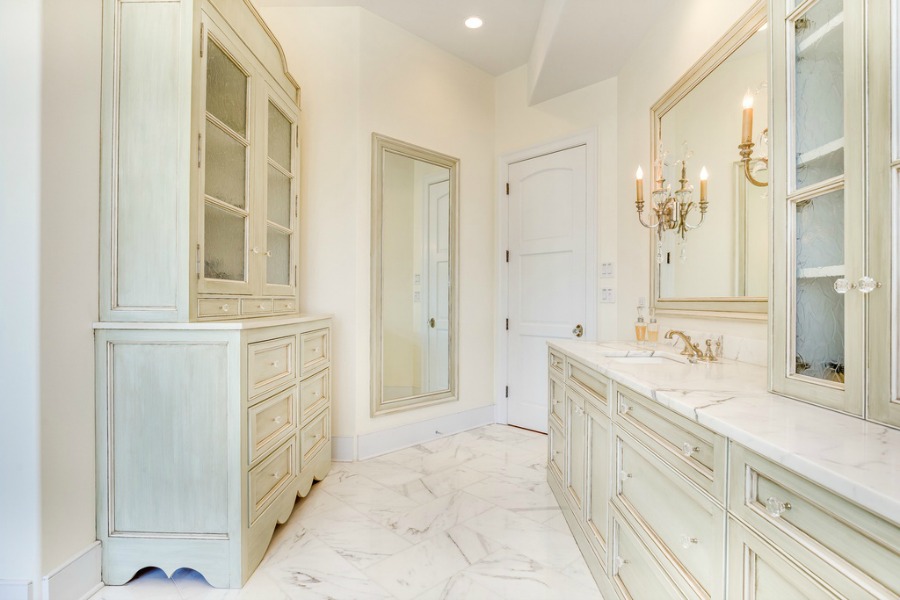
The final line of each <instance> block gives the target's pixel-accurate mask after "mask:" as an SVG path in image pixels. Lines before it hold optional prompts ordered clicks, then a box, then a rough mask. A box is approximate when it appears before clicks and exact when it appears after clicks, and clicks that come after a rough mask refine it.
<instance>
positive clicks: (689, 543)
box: [681, 535, 700, 550]
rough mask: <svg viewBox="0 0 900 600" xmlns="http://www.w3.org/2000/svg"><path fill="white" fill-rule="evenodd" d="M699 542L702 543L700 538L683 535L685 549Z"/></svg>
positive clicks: (682, 543) (682, 544) (682, 542)
mask: <svg viewBox="0 0 900 600" xmlns="http://www.w3.org/2000/svg"><path fill="white" fill-rule="evenodd" d="M699 543H700V540H698V539H697V538H695V537H691V536H689V535H683V536H681V547H682V548H684V549H685V550H687V549H688V548H690V547H691V546H693V545H694V544H699Z"/></svg>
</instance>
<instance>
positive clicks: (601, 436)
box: [584, 401, 611, 564]
mask: <svg viewBox="0 0 900 600" xmlns="http://www.w3.org/2000/svg"><path fill="white" fill-rule="evenodd" d="M585 412H586V414H587V487H586V490H585V499H584V503H585V524H586V525H587V526H586V527H585V531H586V532H587V534H588V541H589V542H590V543H591V546H592V547H593V548H594V552H596V553H597V556H598V557H599V558H600V563H601V564H606V548H607V540H608V535H607V531H608V529H609V489H610V466H611V462H610V461H611V456H610V455H611V450H610V420H609V417H607V416H606V414H605V409H601V408H600V407H598V406H597V405H596V404H595V403H594V402H591V401H588V403H587V407H586V410H585Z"/></svg>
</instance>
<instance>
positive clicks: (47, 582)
mask: <svg viewBox="0 0 900 600" xmlns="http://www.w3.org/2000/svg"><path fill="white" fill-rule="evenodd" d="M100 557H101V549H100V542H99V541H97V542H94V543H93V544H91V545H90V546H88V547H87V548H85V549H84V550H82V551H81V552H79V553H78V554H76V555H75V556H73V557H72V558H70V559H69V560H67V561H66V562H65V563H63V564H62V565H60V566H59V567H58V568H57V569H56V570H54V571H53V572H52V573H49V574H47V575H45V576H44V577H43V580H42V585H43V592H44V593H43V596H42V600H84V599H86V598H90V597H91V596H93V595H94V594H95V593H96V592H97V590H99V589H100V588H101V587H103V582H102V581H101V580H100Z"/></svg>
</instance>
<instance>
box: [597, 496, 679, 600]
mask: <svg viewBox="0 0 900 600" xmlns="http://www.w3.org/2000/svg"><path fill="white" fill-rule="evenodd" d="M611 550H612V551H611V554H612V561H611V563H612V564H611V565H610V568H611V573H610V574H611V576H612V577H611V579H612V583H613V587H614V588H615V590H616V593H617V594H618V596H619V598H622V600H662V599H663V598H666V599H668V598H680V599H684V598H685V596H684V594H682V593H681V592H680V591H679V590H678V588H677V587H676V586H675V584H674V583H673V582H672V580H671V579H670V578H669V577H668V576H667V575H666V573H665V571H663V570H662V567H660V566H659V563H657V562H656V560H654V558H653V556H652V555H651V554H650V552H649V551H648V550H647V548H646V547H645V546H644V545H643V544H642V543H641V541H640V540H639V539H638V538H637V536H636V535H635V533H634V532H633V531H632V530H631V528H630V527H629V526H628V524H627V523H625V522H624V521H623V520H622V519H621V517H620V516H619V515H617V514H616V513H615V512H614V513H613V518H612V546H611Z"/></svg>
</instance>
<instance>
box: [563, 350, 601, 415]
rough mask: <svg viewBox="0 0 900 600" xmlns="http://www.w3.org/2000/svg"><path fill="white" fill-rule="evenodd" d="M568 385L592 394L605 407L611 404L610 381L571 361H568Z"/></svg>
mask: <svg viewBox="0 0 900 600" xmlns="http://www.w3.org/2000/svg"><path fill="white" fill-rule="evenodd" d="M566 383H567V384H575V385H578V386H580V387H581V388H582V389H584V390H585V391H587V392H590V393H591V395H593V396H594V397H595V398H597V399H598V400H600V401H601V402H602V403H603V405H604V406H606V405H607V404H608V403H609V401H608V400H607V398H609V379H607V378H606V377H605V376H603V375H601V374H600V373H598V372H597V371H594V370H593V369H589V368H587V367H585V366H584V365H581V364H579V363H577V362H574V361H572V360H571V359H570V360H568V361H566Z"/></svg>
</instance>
